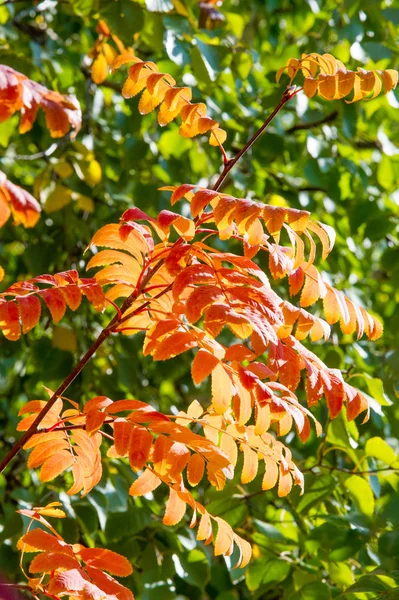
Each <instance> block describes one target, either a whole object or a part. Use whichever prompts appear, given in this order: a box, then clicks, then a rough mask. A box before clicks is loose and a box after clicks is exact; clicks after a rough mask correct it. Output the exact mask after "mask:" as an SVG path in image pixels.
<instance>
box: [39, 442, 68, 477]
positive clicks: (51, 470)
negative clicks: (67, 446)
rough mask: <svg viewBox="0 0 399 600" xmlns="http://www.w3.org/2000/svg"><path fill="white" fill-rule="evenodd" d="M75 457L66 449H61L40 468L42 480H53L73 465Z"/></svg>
mask: <svg viewBox="0 0 399 600" xmlns="http://www.w3.org/2000/svg"><path fill="white" fill-rule="evenodd" d="M74 462H75V458H74V457H73V455H72V454H71V452H68V451H66V450H61V451H60V452H58V453H57V454H54V455H53V456H50V458H48V459H47V460H46V461H45V462H44V463H43V466H42V468H41V470H40V481H43V482H46V481H52V480H53V479H55V478H56V477H57V476H58V475H60V474H61V473H63V472H64V471H66V470H67V469H69V467H72V465H73V463H74Z"/></svg>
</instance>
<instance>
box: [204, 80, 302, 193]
mask: <svg viewBox="0 0 399 600" xmlns="http://www.w3.org/2000/svg"><path fill="white" fill-rule="evenodd" d="M298 91H299V90H297V89H296V87H295V86H290V87H288V88H287V89H286V90H285V91H284V93H283V96H282V98H281V100H280V102H279V103H278V104H277V106H276V108H275V109H274V110H273V112H272V113H271V114H270V115H269V117H268V118H267V119H266V121H265V122H264V123H263V125H262V126H261V127H260V128H259V129H258V131H257V132H256V133H255V134H254V135H253V136H252V137H251V139H250V140H249V141H248V142H247V143H246V144H245V146H244V147H243V148H242V149H241V150H240V151H239V153H238V154H236V156H235V157H234V158H232V159H231V160H229V161H228V162H227V163H225V166H224V169H223V171H222V173H221V174H220V176H219V178H218V180H217V181H216V183H215V185H214V186H213V188H212V189H213V190H215V191H217V190H218V189H219V188H220V186H221V185H222V183H223V181H224V180H225V179H226V177H227V175H228V174H229V173H230V171H231V169H232V168H233V167H234V165H235V164H236V163H237V162H238V161H239V160H240V158H241V157H242V156H244V154H245V153H246V152H248V150H249V149H250V148H251V146H252V145H253V144H254V143H255V142H256V140H257V139H258V137H260V136H261V135H262V133H263V132H264V131H265V130H266V129H267V127H268V126H269V125H270V123H271V122H272V121H273V119H274V117H275V116H276V115H277V113H279V112H280V110H281V109H282V108H283V106H284V105H285V104H286V103H287V102H288V101H289V100H291V98H293V97H294V96H295V94H296V93H298Z"/></svg>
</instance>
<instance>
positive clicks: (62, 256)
mask: <svg viewBox="0 0 399 600" xmlns="http://www.w3.org/2000/svg"><path fill="white" fill-rule="evenodd" d="M220 10H221V12H222V13H223V15H224V17H225V21H224V22H220V27H218V28H216V29H204V28H198V25H197V24H198V7H197V4H196V2H191V1H190V0H145V1H144V0H137V1H133V0H116V1H113V0H59V1H57V0H45V1H43V2H34V3H32V2H24V1H8V2H7V1H6V2H4V1H3V3H2V4H0V63H3V64H8V65H10V66H12V67H13V68H14V69H16V70H19V71H21V72H23V73H24V74H26V75H27V76H29V77H30V78H32V79H34V80H36V81H38V82H40V83H43V84H45V85H46V86H47V87H49V88H52V89H56V90H58V91H60V92H62V93H75V94H76V95H77V97H78V99H79V100H80V102H81V105H82V109H83V115H84V116H83V128H82V131H81V133H80V134H79V135H78V138H77V140H76V141H75V142H71V141H70V140H69V139H64V140H62V141H60V142H57V145H56V147H53V146H52V144H53V143H54V140H51V138H50V137H49V133H48V131H47V130H46V128H45V126H44V119H43V116H40V118H39V119H38V121H37V123H36V124H35V125H34V128H33V130H32V131H31V132H30V133H28V134H26V135H24V136H20V135H19V134H18V131H17V125H18V117H17V116H14V117H13V118H12V119H11V120H9V121H7V122H5V123H3V124H0V147H1V154H2V157H1V169H2V170H4V171H5V172H6V174H7V175H8V176H9V177H10V179H11V180H12V181H14V182H15V183H18V184H20V185H21V186H23V187H25V188H26V189H28V190H30V191H31V192H32V193H33V194H34V195H35V197H36V198H38V199H40V201H41V203H42V204H43V208H44V212H43V214H42V217H41V219H40V221H39V223H38V224H37V226H36V227H35V228H34V229H32V230H24V229H23V228H22V227H14V226H13V225H12V223H11V222H10V223H8V224H7V225H6V226H5V227H4V228H3V229H2V231H1V239H0V251H1V263H2V265H3V266H4V268H5V270H6V278H5V280H4V281H3V282H2V284H1V285H2V289H5V288H6V287H8V285H10V284H11V283H12V282H14V281H16V280H18V279H25V278H28V277H32V276H35V275H38V274H41V273H46V272H49V273H51V272H57V271H61V270H64V269H68V268H78V269H79V270H80V271H81V272H83V267H84V264H85V262H87V261H86V259H85V258H83V256H82V254H83V250H84V248H85V246H86V244H87V243H88V242H89V240H90V238H91V236H92V234H93V233H94V232H95V231H96V230H97V229H98V228H99V227H101V226H102V225H104V224H105V223H108V222H116V221H117V220H118V219H119V216H120V215H121V213H122V212H123V211H124V210H125V209H126V208H128V207H129V206H132V205H133V204H134V205H136V206H139V207H140V208H143V209H145V210H146V211H147V212H149V213H150V214H152V215H156V214H157V212H158V211H159V210H161V209H163V208H168V194H166V193H162V192H158V191H157V188H159V187H160V186H161V185H168V184H171V185H178V184H181V183H194V184H196V183H198V184H200V185H205V186H206V185H208V183H209V182H210V181H212V179H213V178H214V177H215V175H216V174H217V173H218V172H219V170H220V168H221V158H220V153H219V151H218V149H213V148H210V147H209V146H208V144H207V140H206V139H205V138H202V139H201V138H196V139H194V140H185V139H183V138H181V137H179V135H178V125H176V124H171V125H170V126H168V127H166V128H164V129H161V128H159V127H158V126H157V123H156V118H155V116H154V114H152V115H149V116H146V117H144V118H142V117H141V116H140V115H139V114H138V111H137V100H136V99H133V100H129V101H126V100H124V99H123V98H122V97H121V95H120V93H119V92H120V89H121V85H122V82H123V76H124V73H125V72H124V73H122V72H120V73H117V74H115V75H112V76H109V77H108V79H107V80H106V81H105V83H104V84H103V85H100V86H96V85H95V84H93V83H92V81H91V78H90V68H89V67H90V60H88V59H87V52H88V51H89V49H90V48H91V47H92V45H93V44H94V42H95V40H96V37H97V34H96V31H95V28H96V24H97V21H98V19H99V18H103V19H104V20H105V21H106V22H107V23H108V25H109V27H110V28H111V29H112V30H113V32H114V33H115V34H117V35H118V36H119V37H120V38H121V39H122V40H123V42H124V43H125V44H127V45H132V46H133V47H134V48H135V49H136V51H137V54H138V55H139V56H140V57H141V58H143V59H145V58H148V59H151V60H154V61H156V62H157V63H158V65H159V67H160V70H163V71H165V72H169V73H170V74H172V75H173V76H174V77H175V78H176V80H177V81H178V82H184V84H185V85H189V86H191V87H192V89H193V93H194V98H195V100H203V101H205V102H207V105H208V108H209V112H210V114H211V115H212V116H214V118H216V119H217V120H219V121H220V122H221V126H222V127H224V128H225V129H227V131H228V134H229V135H228V141H227V144H226V149H227V151H228V153H229V154H230V155H234V153H235V152H236V151H237V150H238V149H239V148H240V147H241V146H242V145H243V144H244V143H245V141H246V140H247V139H248V137H249V136H250V135H251V134H252V133H253V132H254V131H255V130H256V128H257V127H259V126H260V125H261V124H262V122H263V120H264V119H265V117H266V116H267V114H268V113H269V112H270V111H271V110H272V108H273V107H274V106H275V105H276V104H277V102H278V100H279V98H280V97H281V93H282V90H283V87H284V81H283V82H282V83H281V84H279V85H276V84H275V80H274V78H275V71H276V70H277V68H279V67H280V66H282V65H284V64H285V62H286V61H287V59H288V58H290V57H300V54H301V53H302V52H320V53H323V52H330V53H332V54H333V55H334V56H335V57H336V58H339V59H340V60H342V61H343V62H344V63H345V64H346V65H347V66H348V67H351V68H356V67H357V66H361V67H364V68H398V54H399V52H398V34H399V7H398V6H397V4H395V3H394V2H392V1H388V0H387V1H382V2H381V1H379V2H377V1H374V0H369V1H368V2H361V1H360V0H353V1H352V0H344V1H340V2H333V1H332V0H326V1H322V0H308V1H307V2H305V1H303V0H295V1H292V0H281V1H278V0H225V2H224V5H223V7H222V8H221V9H220ZM398 106H399V94H398V92H396V93H395V94H394V93H392V94H391V96H390V98H389V99H388V100H387V98H385V97H383V96H382V97H380V98H377V99H376V100H373V101H372V102H369V103H367V102H363V103H358V104H355V105H346V104H345V103H344V102H343V101H340V102H326V101H322V100H319V99H317V98H316V99H312V100H310V101H308V100H307V99H306V98H305V97H304V96H303V95H298V96H297V97H296V99H295V100H294V101H293V102H291V103H290V104H289V105H288V107H287V108H285V109H284V111H283V112H281V113H280V114H279V116H278V118H277V119H276V120H275V121H274V122H273V125H272V126H271V128H270V130H269V132H268V133H267V134H266V135H264V136H263V137H262V138H261V139H260V141H259V142H258V143H257V144H256V145H255V146H254V147H253V149H252V150H251V152H250V153H249V154H248V155H246V156H245V158H244V159H243V160H242V162H241V163H240V165H239V166H238V168H236V169H235V170H234V171H233V174H232V176H231V178H230V179H229V182H228V186H227V187H226V188H225V190H226V191H229V192H232V193H234V194H235V195H237V196H241V197H245V196H248V197H254V198H256V199H258V200H261V201H263V202H268V203H274V204H281V203H286V204H287V205H289V206H292V207H297V208H301V207H304V208H306V209H307V210H310V211H312V213H313V215H314V216H317V218H318V219H320V220H321V221H323V222H326V223H328V224H330V225H332V226H333V227H334V228H335V229H336V232H337V243H336V246H335V250H334V251H333V253H332V254H331V255H330V257H329V260H328V264H327V265H323V269H324V270H325V275H326V276H327V277H328V278H330V279H331V280H332V281H333V282H334V285H336V286H337V287H338V288H339V289H343V290H345V292H346V293H348V295H349V296H350V297H352V298H353V299H356V300H358V301H359V302H360V303H361V304H363V305H364V306H365V307H367V308H372V309H373V310H374V311H375V312H376V313H377V314H379V315H380V316H381V317H382V319H383V321H384V324H385V333H384V336H383V338H382V339H381V340H379V341H378V342H377V343H374V344H371V343H368V342H366V341H363V340H361V341H355V340H354V339H353V338H352V337H351V336H343V335H342V334H341V333H340V332H339V330H338V329H335V332H334V335H333V336H332V340H331V342H330V343H324V344H322V343H319V344H317V345H314V348H315V351H316V352H317V354H318V355H319V356H320V357H321V358H322V359H323V360H324V361H325V362H326V363H327V365H328V366H330V367H334V368H340V369H342V370H343V372H344V376H345V378H346V379H347V380H350V383H351V384H354V385H357V386H358V387H359V388H360V389H362V390H363V391H364V392H366V393H367V394H369V396H370V402H371V406H372V411H371V419H370V421H369V423H368V424H366V425H361V424H360V423H356V424H355V423H351V424H348V423H346V422H345V416H344V415H343V414H341V415H340V416H339V417H338V418H337V419H335V421H333V422H332V423H329V422H328V420H327V411H326V408H325V406H323V405H321V406H320V407H319V408H318V409H317V411H316V412H317V417H318V418H319V419H320V420H321V422H322V423H323V425H324V426H325V431H326V432H327V434H326V436H325V437H323V439H322V441H321V445H320V440H317V439H315V437H312V438H311V440H310V441H309V442H308V443H306V444H305V445H302V444H301V443H300V441H299V440H298V439H297V438H296V436H291V435H290V436H288V440H287V442H288V444H289V446H290V447H291V448H292V450H293V452H294V457H295V459H296V462H297V464H298V465H299V467H300V468H302V470H304V471H305V473H306V479H305V483H306V492H305V495H304V496H302V497H300V496H299V495H298V493H297V492H293V493H292V494H291V495H290V496H289V497H288V498H286V499H278V498H277V495H276V493H275V492H274V491H272V492H267V493H265V492H261V493H260V492H259V490H260V481H259V477H258V478H257V479H256V480H255V481H254V482H252V483H251V484H250V485H247V486H242V485H240V483H239V479H238V477H237V478H236V479H235V480H233V481H232V482H230V483H229V484H228V485H227V486H226V488H225V490H224V491H223V492H215V491H214V490H213V489H211V488H209V487H206V485H205V484H204V485H202V486H200V489H199V498H200V500H201V501H202V502H205V503H206V504H207V505H208V508H209V510H210V512H212V513H213V514H214V515H219V516H222V517H223V518H224V519H226V520H227V521H228V522H229V523H230V524H231V525H232V526H233V527H234V528H235V529H236V530H237V532H238V533H239V534H240V535H243V536H244V537H246V538H247V539H249V540H252V542H253V544H254V556H255V558H254V560H253V561H252V562H251V563H250V565H249V567H247V568H246V569H244V570H240V569H239V570H232V569H231V561H230V560H229V559H222V558H218V559H215V558H214V557H213V555H212V549H211V548H210V547H209V546H206V547H205V546H203V545H202V544H200V543H198V542H196V541H195V534H194V533H193V532H192V531H191V530H190V529H189V528H188V525H187V521H183V522H182V524H181V525H180V526H178V527H175V528H167V527H165V526H163V525H162V514H163V506H164V502H165V497H164V495H163V492H162V491H159V490H157V491H156V492H155V493H154V498H153V499H152V500H147V499H135V500H133V499H132V498H129V499H128V496H127V489H128V486H129V485H130V483H131V480H132V474H131V472H130V470H129V469H128V468H127V467H126V468H125V466H124V465H123V464H122V462H121V461H110V460H109V461H105V469H104V477H103V480H102V482H101V485H100V486H99V487H97V488H96V489H95V490H94V491H93V492H91V493H90V495H89V496H88V497H87V498H85V499H79V498H78V497H73V498H72V499H70V498H69V497H68V496H67V495H66V494H65V492H64V491H63V490H65V489H66V485H65V481H64V480H63V479H62V478H58V479H57V480H56V481H55V482H53V483H50V484H47V485H43V484H41V483H40V482H39V480H38V476H37V474H36V473H35V472H32V471H31V472H29V471H28V470H27V469H26V466H25V461H26V456H25V455H23V454H21V455H20V456H19V457H18V458H17V459H16V461H14V463H13V464H12V466H11V469H10V470H9V476H8V477H7V478H4V477H2V476H1V477H0V511H1V519H0V521H1V523H2V524H1V525H0V543H1V548H0V571H3V572H4V573H5V574H7V577H9V578H10V579H12V580H15V581H19V580H20V578H21V575H20V572H19V567H18V560H19V558H18V554H17V552H16V550H15V544H16V540H17V539H18V537H19V536H20V535H21V533H22V531H23V527H24V525H26V524H24V523H23V521H22V518H21V517H20V516H18V515H16V513H15V510H16V509H17V508H18V507H26V506H27V505H29V506H31V505H32V504H33V505H43V504H45V503H47V502H50V501H53V500H56V499H58V497H60V499H61V501H62V502H64V503H65V508H66V510H67V512H68V519H66V520H65V521H63V522H62V523H60V527H61V532H62V534H63V535H64V536H65V538H66V539H67V540H68V541H69V542H82V543H85V544H87V545H89V546H90V545H94V544H96V545H105V546H107V547H109V548H110V549H115V550H117V551H118V552H121V553H123V554H125V555H126V556H127V557H128V558H129V559H130V560H131V561H132V563H133V564H134V567H135V573H134V574H133V575H132V576H131V577H130V578H129V579H128V580H126V579H125V580H124V583H125V584H126V585H128V587H130V588H131V589H132V590H133V591H134V593H135V594H136V596H137V598H139V599H140V600H153V599H154V600H155V599H159V598H160V597H162V598H163V599H164V600H169V599H179V600H183V599H190V600H200V599H201V600H202V599H206V598H215V599H216V600H238V599H247V598H262V599H265V600H277V599H284V600H288V599H289V600H316V599H317V600H327V599H332V598H338V597H339V598H347V599H349V600H350V599H359V600H362V599H364V600H366V599H370V598H376V599H377V598H389V599H392V600H393V599H395V598H399V587H398V586H399V579H398V573H399V494H398V492H399V470H398V467H399V461H398V458H397V454H398V451H399V439H398V438H399V409H398V403H397V402H395V400H396V398H397V395H398V392H399V346H398V341H399V339H398V337H399V336H398V331H399V309H398V299H399V292H398V284H399V245H398V233H399V227H398V225H399V189H398V188H399V185H398V184H399V144H398V140H399V112H398V110H397V107H398ZM46 151H47V152H46ZM45 152H46V153H45ZM36 154H39V156H40V157H39V158H37V159H35V160H33V159H34V157H35V155H36ZM237 251H238V248H237ZM277 290H278V291H280V292H281V293H282V294H284V295H285V294H286V293H287V292H286V289H285V287H284V286H283V285H282V284H278V286H277ZM316 310H318V309H317V307H316ZM107 319H108V316H107V315H105V316H98V315H97V314H95V313H94V311H93V310H92V309H91V308H90V307H88V306H87V304H86V305H82V307H81V309H80V310H79V311H78V313H77V314H74V313H70V312H69V313H68V314H67V316H66V317H65V319H64V320H63V321H62V323H61V324H60V325H58V326H54V325H53V324H51V322H50V320H48V319H47V318H46V317H44V318H43V319H42V322H41V326H40V327H39V328H36V330H35V331H34V332H31V333H30V334H29V335H27V336H25V337H24V338H23V339H21V340H20V341H19V342H17V343H11V342H7V341H5V340H4V338H2V339H1V340H0V352H1V360H0V455H3V454H5V453H6V452H7V451H8V450H9V448H10V447H11V446H12V444H13V443H14V441H15V435H16V434H15V430H16V425H17V412H18V409H19V407H20V406H21V405H22V404H24V403H25V402H26V401H27V400H28V399H34V398H44V397H45V393H44V391H43V387H42V386H43V384H45V385H46V386H48V387H50V388H53V389H54V388H56V387H57V385H58V384H59V383H60V382H61V381H62V380H63V379H64V377H65V376H66V375H67V374H68V373H69V371H70V370H71V368H72V366H73V365H74V364H75V363H76V361H77V359H78V357H79V356H80V355H81V354H82V353H83V352H84V351H85V350H86V349H87V348H88V346H89V345H90V344H91V343H92V342H93V340H94V339H95V336H96V334H97V333H98V332H99V330H100V328H101V323H105V322H106V321H107ZM141 344H142V340H141V338H140V336H137V337H121V336H120V337H115V338H113V339H112V340H110V341H109V342H108V344H107V345H106V346H105V347H103V348H102V349H101V350H100V351H99V352H98V353H97V355H96V357H95V359H94V360H93V361H92V362H91V363H90V364H89V365H88V367H87V368H86V369H85V371H84V373H83V374H82V375H81V376H80V377H79V378H78V379H77V380H76V381H75V383H74V384H73V385H72V386H71V388H70V389H69V391H68V395H69V397H71V398H73V399H74V400H76V401H79V402H82V403H83V402H84V401H86V400H87V399H89V398H90V397H91V396H93V395H97V394H104V395H108V396H109V397H110V398H112V399H114V400H116V399H120V398H125V397H136V398H138V399H141V400H143V401H146V402H150V403H151V404H152V405H154V406H155V407H159V408H160V409H161V410H163V411H165V412H170V411H177V410H178V409H180V408H184V407H187V405H188V404H189V402H191V401H192V400H193V399H194V398H197V399H199V400H200V401H201V399H204V400H205V401H208V399H209V385H208V384H207V383H205V384H204V385H203V386H201V387H200V388H198V389H196V388H195V386H193V384H192V381H191V378H190V371H189V362H190V356H188V355H187V356H183V358H182V357H179V359H178V360H171V361H168V362H165V363H163V362H160V363H154V362H152V361H151V360H150V359H149V358H144V357H143V356H142V352H141ZM320 463H321V465H322V466H318V465H320ZM388 467H390V468H391V470H386V469H387V468H388ZM380 469H385V470H382V471H380ZM368 470H372V471H378V472H377V473H375V474H372V475H371V476H370V477H367V476H363V475H362V474H361V473H362V472H363V471H368ZM356 471H358V472H359V473H360V474H353V472H356ZM237 472H239V470H237ZM370 573H372V574H370ZM348 589H349V591H348V592H345V590H348ZM355 592H356V593H355Z"/></svg>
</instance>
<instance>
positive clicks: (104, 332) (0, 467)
mask: <svg viewBox="0 0 399 600" xmlns="http://www.w3.org/2000/svg"><path fill="white" fill-rule="evenodd" d="M162 264H163V259H161V260H160V261H158V263H157V264H156V265H155V267H154V268H153V269H151V270H150V271H148V272H147V274H146V275H145V276H144V277H143V278H142V280H141V283H140V286H139V287H138V288H137V289H136V290H134V292H133V293H132V294H131V295H130V296H129V297H128V298H127V299H126V300H125V302H124V303H123V305H122V308H121V314H122V315H124V313H125V312H126V310H127V309H128V308H129V307H130V306H131V305H132V304H133V302H134V301H135V300H136V299H137V298H138V296H139V295H140V294H141V293H142V291H143V289H144V288H145V287H146V285H147V283H148V282H149V281H150V279H151V278H152V276H153V275H154V274H155V273H156V272H157V271H158V269H159V268H160V267H161V265H162ZM167 291H168V288H166V289H165V290H162V291H161V292H160V293H159V294H158V295H157V296H154V298H153V299H156V298H159V297H161V296H162V295H163V294H165V293H166V292H167ZM150 303H151V300H148V301H146V302H144V303H143V305H142V306H139V307H138V308H137V309H136V310H134V311H133V312H131V313H130V314H129V315H127V316H124V317H123V318H122V319H121V318H120V317H119V314H116V315H115V316H114V317H113V319H111V321H110V322H109V324H108V325H107V327H105V328H104V329H103V330H102V331H101V333H100V335H99V336H98V338H97V339H96V341H95V342H94V343H93V344H92V346H91V347H90V348H89V349H88V350H87V352H86V353H85V354H84V355H83V356H82V358H81V359H80V361H79V362H78V364H77V365H76V366H75V368H74V369H73V370H72V371H71V373H70V374H69V375H68V377H67V378H66V379H64V381H63V382H62V383H61V385H60V386H59V387H58V388H57V390H56V391H55V392H54V394H53V395H52V396H51V398H50V399H49V401H48V402H47V403H46V405H45V406H44V407H43V409H42V410H41V411H40V413H39V414H38V415H37V417H36V419H35V420H34V421H33V423H32V425H31V426H30V427H29V429H28V430H27V431H25V433H24V435H23V436H22V437H21V438H20V439H19V440H18V441H17V442H16V443H15V444H14V446H13V447H12V448H11V450H10V451H9V452H8V454H6V456H5V457H4V458H3V460H2V461H1V462H0V473H2V472H3V471H4V469H5V468H6V467H7V465H8V464H9V462H10V461H11V460H12V459H13V458H14V456H16V455H17V454H18V453H19V452H20V450H21V449H22V448H23V446H24V445H25V444H26V442H27V441H28V440H29V439H30V438H31V437H32V436H33V435H35V433H36V432H37V430H38V426H39V425H40V423H41V421H42V420H43V418H44V417H45V416H46V414H47V413H48V412H49V410H50V409H51V407H52V406H53V405H54V404H55V402H56V400H57V398H58V397H59V396H61V395H62V394H63V393H64V392H65V390H67V389H68V387H69V386H70V385H71V383H72V382H73V381H74V380H75V379H76V377H77V376H78V375H79V374H80V373H81V371H82V370H83V369H84V368H85V366H86V365H87V363H88V362H89V360H90V359H91V357H92V356H93V355H94V354H95V353H96V351H97V350H98V348H99V347H100V346H101V345H102V344H103V342H104V341H105V340H106V339H107V338H109V336H110V335H111V333H113V331H114V330H115V328H116V327H117V326H118V325H119V324H120V323H121V322H123V320H126V319H127V318H129V319H130V318H131V317H132V316H134V315H135V314H136V313H138V312H140V311H141V310H143V308H144V307H146V306H147V305H148V304H150Z"/></svg>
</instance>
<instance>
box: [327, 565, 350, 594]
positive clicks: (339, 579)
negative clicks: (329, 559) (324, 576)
mask: <svg viewBox="0 0 399 600" xmlns="http://www.w3.org/2000/svg"><path fill="white" fill-rule="evenodd" d="M328 573H329V575H330V579H331V581H332V582H333V583H335V585H336V586H337V587H338V588H344V587H347V586H348V585H351V584H353V583H354V581H355V575H354V573H353V571H352V569H351V568H350V566H349V565H348V564H346V563H344V562H334V563H328Z"/></svg>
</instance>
